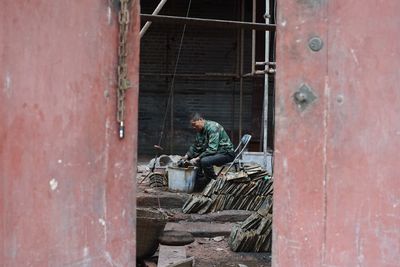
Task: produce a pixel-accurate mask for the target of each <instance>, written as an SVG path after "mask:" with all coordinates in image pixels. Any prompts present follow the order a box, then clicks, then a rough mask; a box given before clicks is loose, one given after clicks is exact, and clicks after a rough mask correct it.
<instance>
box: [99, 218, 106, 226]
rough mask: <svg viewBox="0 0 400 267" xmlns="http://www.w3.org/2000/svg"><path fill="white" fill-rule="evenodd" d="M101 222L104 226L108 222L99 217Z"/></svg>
mask: <svg viewBox="0 0 400 267" xmlns="http://www.w3.org/2000/svg"><path fill="white" fill-rule="evenodd" d="M99 223H100V224H101V225H103V226H106V222H105V221H104V220H103V218H99Z"/></svg>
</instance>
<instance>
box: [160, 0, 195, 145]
mask: <svg viewBox="0 0 400 267" xmlns="http://www.w3.org/2000/svg"><path fill="white" fill-rule="evenodd" d="M191 4H192V0H189V4H188V8H187V11H186V17H188V16H189V12H190V6H191ZM185 32H186V24H185V25H184V26H183V31H182V36H181V40H180V44H179V49H178V55H177V58H176V62H175V69H174V74H173V75H172V81H171V87H170V90H169V95H168V101H167V106H166V108H165V112H164V120H163V126H162V128H161V133H160V138H159V140H158V145H159V146H161V141H162V138H163V136H164V130H165V124H166V121H167V115H168V109H169V106H170V104H171V98H172V92H173V91H172V90H173V88H174V85H175V75H176V71H177V69H178V63H179V59H180V56H181V50H182V43H183V38H184V36H185ZM171 115H172V114H171Z"/></svg>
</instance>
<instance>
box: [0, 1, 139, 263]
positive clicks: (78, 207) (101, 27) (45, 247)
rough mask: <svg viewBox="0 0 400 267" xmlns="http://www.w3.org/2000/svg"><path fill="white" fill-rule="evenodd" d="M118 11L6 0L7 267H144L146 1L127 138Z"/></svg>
mask: <svg viewBox="0 0 400 267" xmlns="http://www.w3.org/2000/svg"><path fill="white" fill-rule="evenodd" d="M113 2H116V1H90V0H82V1H45V0H32V1H13V0H6V1H2V3H1V8H0V25H1V26H0V62H1V63H0V87H1V90H0V141H1V143H0V164H1V165H0V179H1V185H0V186H1V193H0V203H1V204H0V218H1V219H0V239H1V254H0V265H1V266H134V264H135V183H134V176H135V175H136V173H135V172H136V159H137V157H136V149H137V104H138V103H137V101H138V59H139V39H138V34H137V33H138V27H139V16H138V14H139V1H138V0H137V1H133V2H134V4H133V5H134V6H133V11H132V23H133V24H132V27H131V30H130V33H129V34H130V44H129V51H130V60H129V71H130V72H129V78H130V80H131V81H132V82H133V88H132V89H130V90H129V91H128V93H127V100H126V105H127V109H126V132H127V136H126V138H125V139H124V140H122V141H120V140H119V139H118V137H117V125H116V121H115V117H116V115H115V110H116V98H115V88H116V63H117V51H118V50H117V49H118V46H117V40H118V24H117V8H116V7H115V6H112V3H113Z"/></svg>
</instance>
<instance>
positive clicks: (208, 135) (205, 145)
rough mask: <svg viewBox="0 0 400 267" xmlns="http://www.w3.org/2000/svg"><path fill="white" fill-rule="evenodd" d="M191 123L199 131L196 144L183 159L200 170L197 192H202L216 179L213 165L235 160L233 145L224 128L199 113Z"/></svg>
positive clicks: (196, 184)
mask: <svg viewBox="0 0 400 267" xmlns="http://www.w3.org/2000/svg"><path fill="white" fill-rule="evenodd" d="M190 123H191V125H192V127H193V128H194V129H195V130H196V131H197V134H196V139H195V142H194V143H193V144H192V145H191V146H190V147H189V151H188V152H187V153H186V155H185V156H184V157H183V159H184V160H190V162H191V163H192V164H193V165H197V166H198V167H199V168H198V170H197V174H196V182H195V191H201V190H202V189H203V188H204V187H205V186H206V185H207V184H208V183H209V182H210V181H211V179H215V178H216V176H217V175H216V174H215V172H214V168H213V165H216V166H222V165H224V164H226V163H228V162H231V161H233V159H234V158H235V155H234V149H233V144H232V142H231V140H230V138H229V136H228V134H227V133H226V132H225V130H224V128H223V127H222V126H221V125H220V124H219V123H218V122H215V121H210V120H205V119H204V118H203V117H202V116H201V115H200V114H199V113H194V114H193V115H192V116H191V119H190Z"/></svg>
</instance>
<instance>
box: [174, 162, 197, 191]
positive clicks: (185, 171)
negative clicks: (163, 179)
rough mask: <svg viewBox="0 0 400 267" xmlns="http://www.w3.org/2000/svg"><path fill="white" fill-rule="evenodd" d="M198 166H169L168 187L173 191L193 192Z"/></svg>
mask: <svg viewBox="0 0 400 267" xmlns="http://www.w3.org/2000/svg"><path fill="white" fill-rule="evenodd" d="M196 170H197V168H196V167H188V168H179V167H173V166H169V167H168V188H169V189H170V190H173V191H179V192H185V193H192V192H193V188H194V183H195V180H196Z"/></svg>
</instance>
